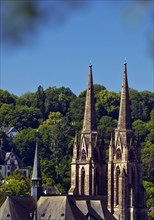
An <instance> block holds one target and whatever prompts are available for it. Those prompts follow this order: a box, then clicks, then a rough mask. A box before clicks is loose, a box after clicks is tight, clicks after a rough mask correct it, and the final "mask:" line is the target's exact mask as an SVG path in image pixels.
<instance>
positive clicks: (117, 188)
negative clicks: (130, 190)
mask: <svg viewBox="0 0 154 220" xmlns="http://www.w3.org/2000/svg"><path fill="white" fill-rule="evenodd" d="M119 176H120V168H119V167H117V168H116V205H119Z"/></svg>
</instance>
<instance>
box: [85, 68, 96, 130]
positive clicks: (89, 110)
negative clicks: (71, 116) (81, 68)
mask: <svg viewBox="0 0 154 220" xmlns="http://www.w3.org/2000/svg"><path fill="white" fill-rule="evenodd" d="M96 130H97V126H96V114H95V100H94V91H93V77H92V65H91V64H90V66H89V75H88V87H87V92H86V103H85V112H84V121H83V132H84V131H96Z"/></svg>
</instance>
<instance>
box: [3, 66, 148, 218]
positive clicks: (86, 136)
mask: <svg viewBox="0 0 154 220" xmlns="http://www.w3.org/2000/svg"><path fill="white" fill-rule="evenodd" d="M97 136H98V132H97V124H96V114H95V100H94V91H93V77H92V65H90V67H89V76H88V87H87V92H86V103H85V112H84V121H83V129H82V132H81V138H80V143H78V137H77V135H76V136H75V141H74V147H73V157H72V162H71V187H70V189H69V192H68V195H59V196H45V195H43V193H42V179H41V172H40V162H39V156H38V144H37V141H36V150H35V158H34V167H33V175H32V187H31V197H30V198H27V197H15V196H8V197H7V199H6V201H5V202H4V204H3V205H2V206H1V208H0V220H2V219H12V220H14V219H16V220H20V219H23V220H31V219H33V220H34V219H35V220H36V219H37V220H41V219H42V220H43V219H44V220H48V219H50V220H86V219H89V220H147V209H146V198H145V189H144V188H143V185H142V165H141V152H140V151H141V150H140V145H139V143H135V140H134V134H133V130H132V124H131V113H130V103H129V91H128V80H127V64H126V63H125V64H124V72H123V82H122V92H121V100H120V111H119V119H118V125H117V128H116V129H115V131H114V133H113V134H112V135H111V140H110V145H109V160H108V164H106V162H105V149H104V146H100V145H99V144H98V142H97Z"/></svg>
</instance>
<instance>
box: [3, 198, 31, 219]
mask: <svg viewBox="0 0 154 220" xmlns="http://www.w3.org/2000/svg"><path fill="white" fill-rule="evenodd" d="M34 210H35V201H34V200H33V199H32V197H18V196H8V197H7V198H6V200H5V202H4V203H3V205H2V206H1V207H0V219H24V220H32V217H33V213H34Z"/></svg>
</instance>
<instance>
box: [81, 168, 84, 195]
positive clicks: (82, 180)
mask: <svg viewBox="0 0 154 220" xmlns="http://www.w3.org/2000/svg"><path fill="white" fill-rule="evenodd" d="M84 188H85V169H84V167H82V169H81V195H84V193H85V192H84Z"/></svg>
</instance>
